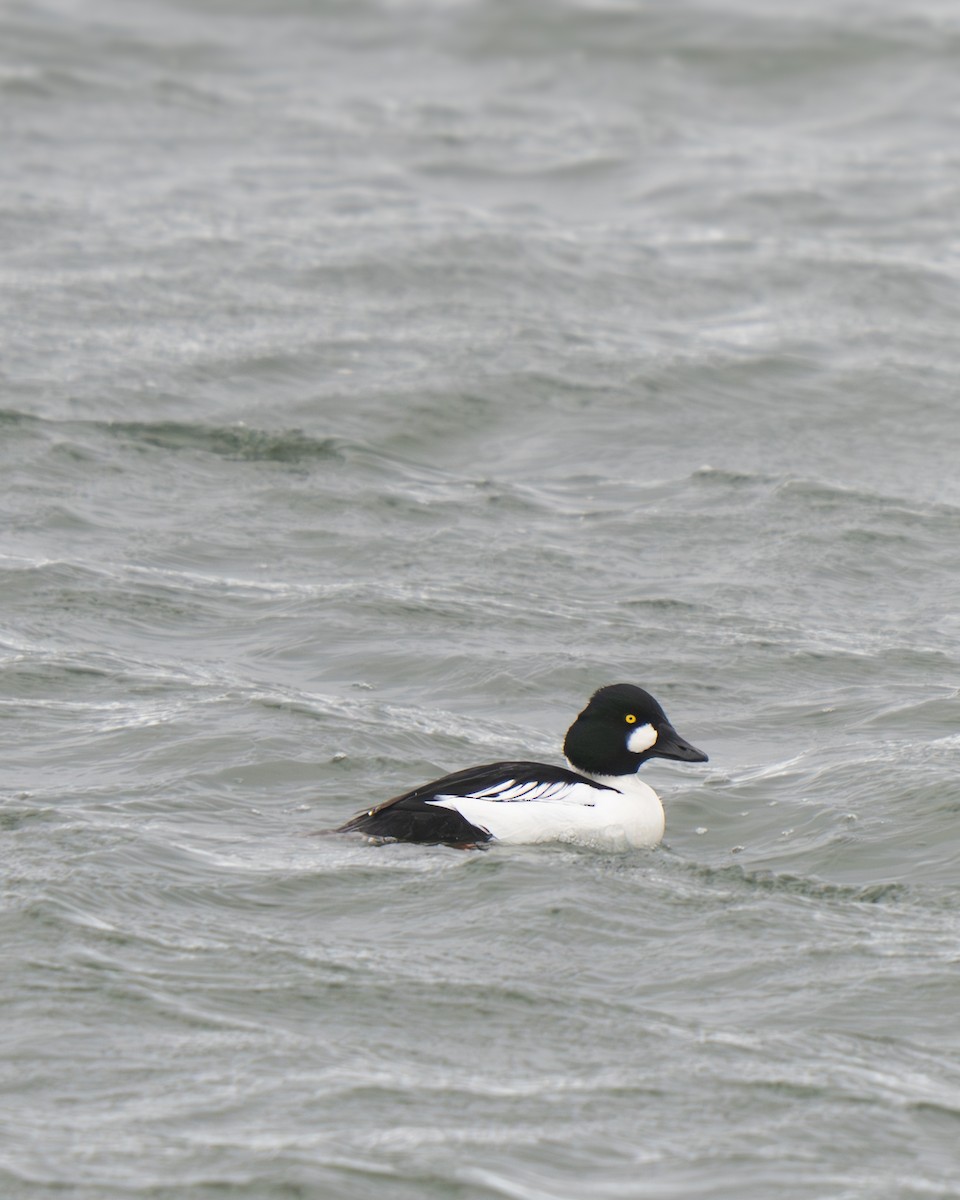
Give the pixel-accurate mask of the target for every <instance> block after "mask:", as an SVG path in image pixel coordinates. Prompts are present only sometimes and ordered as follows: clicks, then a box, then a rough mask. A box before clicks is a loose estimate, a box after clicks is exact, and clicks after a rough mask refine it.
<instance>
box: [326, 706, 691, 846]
mask: <svg viewBox="0 0 960 1200" xmlns="http://www.w3.org/2000/svg"><path fill="white" fill-rule="evenodd" d="M563 752H564V756H565V757H566V760H567V763H568V764H569V765H568V766H566V767H560V766H553V765H550V764H548V763H540V762H526V761H519V762H511V761H507V762H494V763H486V764H484V765H482V766H476V767H468V768H467V769H466V770H463V771H455V772H454V773H453V774H451V775H444V776H443V777H442V778H440V779H435V780H433V781H432V782H430V783H425V784H422V785H421V786H420V787H416V788H414V789H413V790H412V791H409V792H404V793H403V794H402V795H400V796H395V797H394V798H393V799H391V800H386V801H384V802H383V803H382V804H378V805H377V806H375V807H374V808H368V809H365V810H364V811H363V812H360V813H357V814H356V816H354V817H351V818H350V820H349V821H347V822H346V823H345V824H343V825H341V826H340V827H339V828H338V829H336V830H333V831H332V832H335V833H359V834H363V835H364V836H365V837H366V838H367V840H368V841H370V842H373V843H376V844H383V843H388V842H417V843H420V844H424V845H446V846H454V847H458V848H460V849H479V848H481V847H482V848H487V847H488V846H489V845H490V844H492V843H498V842H499V843H503V844H504V845H514V846H516V845H529V844H535V843H543V842H561V843H568V844H574V845H581V846H588V847H591V848H594V849H599V850H629V849H649V848H652V847H654V846H656V845H657V844H658V843H659V842H660V841H661V839H662V837H663V832H664V828H665V816H664V811H663V804H662V803H661V801H660V797H659V796H658V795H657V793H656V792H655V791H654V790H653V788H652V787H650V786H649V785H648V784H646V783H644V782H643V780H641V779H639V778H638V777H637V772H638V771H639V769H640V767H642V766H643V764H644V763H645V762H648V761H649V760H650V759H651V758H667V759H676V760H678V761H680V762H692V763H704V762H707V761H709V760H708V758H707V755H706V754H704V752H703V751H702V750H698V749H697V748H696V746H693V745H691V744H690V742H688V741H686V740H685V739H684V738H682V737H681V736H680V734H679V733H677V731H676V730H675V729H674V727H673V725H672V724H671V723H670V721H669V719H668V718H667V715H666V713H665V712H664V711H663V708H662V707H661V705H660V704H659V703H658V701H657V700H655V699H654V698H653V696H651V695H650V693H649V692H647V691H644V689H643V688H641V687H637V686H636V685H634V684H631V683H613V684H608V685H607V686H605V687H601V688H600V689H599V690H598V691H596V692H594V693H593V695H592V696H591V697H590V699H589V701H588V703H587V705H586V707H585V708H584V709H583V711H582V712H581V713H579V714H578V716H577V718H576V720H575V721H574V722H573V724H572V725H571V726H570V728H569V729H568V730H567V733H566V737H565V738H564V742H563Z"/></svg>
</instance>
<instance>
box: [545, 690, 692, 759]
mask: <svg viewBox="0 0 960 1200" xmlns="http://www.w3.org/2000/svg"><path fill="white" fill-rule="evenodd" d="M563 752H564V754H565V755H566V756H567V758H568V759H569V761H570V762H571V763H572V765H573V766H574V767H575V768H576V769H577V770H578V771H583V772H585V773H586V774H587V775H632V774H633V773H634V772H635V771H638V770H639V769H640V767H641V766H642V765H643V763H645V762H646V761H647V759H648V758H676V759H680V760H681V761H682V762H706V761H707V756H706V755H705V754H704V753H703V751H702V750H698V749H697V748H696V747H695V746H691V745H690V743H689V742H687V741H685V740H684V739H683V738H682V737H681V736H680V735H679V733H677V731H676V730H675V729H674V727H673V726H672V725H671V724H670V722H669V721H668V720H667V714H666V713H665V712H664V711H663V709H662V708H661V707H660V705H659V704H658V703H657V701H656V700H654V698H653V697H652V696H651V695H650V693H649V692H645V691H644V690H643V688H639V687H635V686H634V685H633V684H632V683H612V684H610V685H609V686H608V687H602V688H600V690H599V691H598V692H594V694H593V695H592V696H591V697H590V703H589V704H588V705H587V707H586V708H585V709H584V710H583V712H582V713H581V714H580V715H579V717H577V719H576V720H575V721H574V723H573V724H572V725H571V726H570V728H569V729H568V730H567V736H566V738H565V739H564V743H563Z"/></svg>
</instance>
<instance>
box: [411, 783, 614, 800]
mask: <svg viewBox="0 0 960 1200" xmlns="http://www.w3.org/2000/svg"><path fill="white" fill-rule="evenodd" d="M603 790H604V789H598V788H595V787H591V785H590V784H588V783H580V782H579V781H576V782H572V781H571V782H566V781H563V780H557V781H556V782H553V783H550V782H546V783H545V782H543V781H540V780H531V781H530V782H529V783H520V784H518V783H514V781H513V780H512V779H507V780H505V781H504V782H503V783H498V784H495V785H494V786H492V787H487V788H481V789H479V790H478V791H476V792H466V793H464V794H463V795H455V794H450V795H447V794H444V793H438V794H437V795H436V796H432V797H431V798H430V800H428V801H426V803H427V804H445V805H446V806H447V807H452V806H455V805H456V802H457V801H458V800H486V801H487V802H497V803H504V804H516V803H517V802H519V801H524V802H530V801H539V802H540V803H544V802H552V803H555V804H582V805H593V804H594V803H595V802H596V798H597V795H598V792H601V791H603Z"/></svg>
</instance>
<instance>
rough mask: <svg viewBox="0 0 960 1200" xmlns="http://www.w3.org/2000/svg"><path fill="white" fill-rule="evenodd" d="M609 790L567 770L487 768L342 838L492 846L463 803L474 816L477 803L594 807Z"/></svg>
mask: <svg viewBox="0 0 960 1200" xmlns="http://www.w3.org/2000/svg"><path fill="white" fill-rule="evenodd" d="M609 790H610V789H609V788H606V787H605V786H604V785H603V784H602V783H596V782H594V781H593V780H591V779H587V778H586V777H585V776H583V775H579V774H577V772H576V771H570V770H568V769H567V768H566V767H553V766H549V765H548V764H546V763H535V762H498V763H487V764H486V765H484V766H480V767H470V768H468V769H467V770H465V771H457V772H455V773H454V774H452V775H445V776H444V777H443V778H442V779H435V780H434V781H433V782H432V783H427V784H424V785H423V786H422V787H418V788H415V789H414V790H413V791H412V792H405V793H404V794H403V795H402V796H396V797H395V798H394V799H392V800H387V801H386V802H385V803H384V804H380V805H378V806H377V807H376V808H370V809H367V811H366V812H362V813H358V814H357V815H356V816H355V817H352V818H351V819H350V820H349V821H348V822H347V823H346V824H345V825H342V826H341V827H340V830H339V832H343V833H345V832H357V833H365V834H367V835H368V836H370V837H375V838H383V839H384V840H391V841H401V842H422V843H427V844H433V845H436V844H440V843H445V844H448V845H453V846H462V845H471V844H474V843H476V842H487V841H490V839H491V837H493V836H494V835H493V834H492V833H491V831H490V830H489V829H488V828H487V827H486V826H485V825H482V824H480V825H478V824H476V823H475V820H474V821H471V820H468V819H467V817H466V816H464V814H463V813H461V812H460V811H459V810H458V807H457V801H458V800H464V801H466V802H467V803H466V804H465V805H464V807H468V808H471V809H472V810H474V811H476V810H477V805H476V804H473V803H471V802H473V801H484V802H486V803H488V804H493V805H500V804H504V805H508V804H526V803H536V804H577V805H585V804H586V805H589V804H591V802H592V799H593V796H594V794H595V793H596V792H605V791H609Z"/></svg>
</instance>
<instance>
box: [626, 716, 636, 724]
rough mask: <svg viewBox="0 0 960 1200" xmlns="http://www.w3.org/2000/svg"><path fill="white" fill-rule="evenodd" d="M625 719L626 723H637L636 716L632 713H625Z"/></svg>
mask: <svg viewBox="0 0 960 1200" xmlns="http://www.w3.org/2000/svg"><path fill="white" fill-rule="evenodd" d="M626 719H627V724H628V725H636V723H637V718H636V717H635V716H634V715H633V713H627V718H626Z"/></svg>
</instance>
